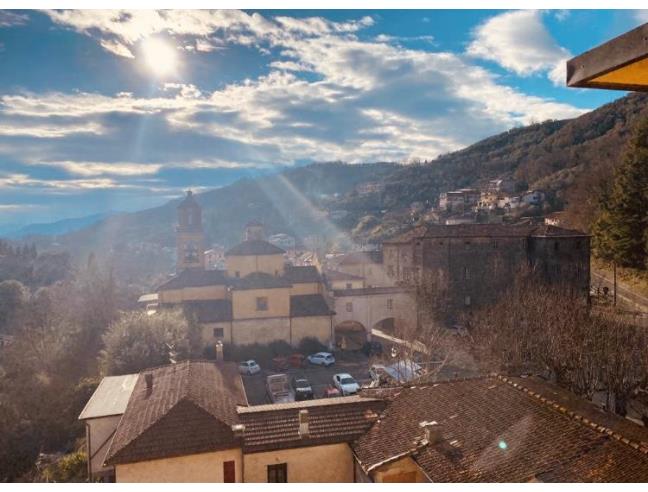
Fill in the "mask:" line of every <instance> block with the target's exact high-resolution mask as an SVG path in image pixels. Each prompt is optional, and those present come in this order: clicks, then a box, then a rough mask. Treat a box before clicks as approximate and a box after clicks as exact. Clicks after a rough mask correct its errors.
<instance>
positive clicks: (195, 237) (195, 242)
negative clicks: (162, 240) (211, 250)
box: [176, 191, 205, 273]
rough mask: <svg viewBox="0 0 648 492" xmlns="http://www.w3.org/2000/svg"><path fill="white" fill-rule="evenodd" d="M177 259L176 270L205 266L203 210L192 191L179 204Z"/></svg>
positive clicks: (202, 267)
mask: <svg viewBox="0 0 648 492" xmlns="http://www.w3.org/2000/svg"><path fill="white" fill-rule="evenodd" d="M176 236H177V240H176V244H177V260H176V271H177V272H178V273H180V272H181V271H183V270H186V269H187V268H201V269H204V268H205V235H204V232H203V227H202V210H201V208H200V205H198V202H196V199H195V198H194V196H193V193H192V192H191V191H187V196H186V197H185V199H184V200H182V202H180V205H178V226H177V229H176Z"/></svg>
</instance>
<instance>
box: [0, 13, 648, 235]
mask: <svg viewBox="0 0 648 492" xmlns="http://www.w3.org/2000/svg"><path fill="white" fill-rule="evenodd" d="M644 22H648V11H640V10H607V11H603V10H599V11H591V10H572V11H569V10H543V11H539V10H517V11H503V10H496V11H493V10H490V11H489V10H457V11H453V10H400V11H399V10H389V11H382V10H341V11H331V10H328V11H327V10H324V11H322V10H317V11H316V10H309V11H292V10H280V11H270V10H264V11H232V10H227V11H225V10H221V11H219V10H216V11H208V10H199V11H182V10H172V11H152V10H148V11H146V10H139V11H126V10H119V11H116V10H113V11H106V10H103V11H102V10H74V11H63V10H57V11H33V10H30V11H26V10H20V11H19V10H5V11H1V10H0V227H2V226H7V225H9V224H28V223H33V222H49V221H55V220H59V219H63V218H71V217H82V216H86V215H90V214H95V213H100V212H107V211H132V210H138V209H143V208H147V207H151V206H155V205H158V204H161V203H164V202H166V201H167V200H169V199H171V198H176V197H178V196H179V195H181V194H182V192H183V190H186V189H189V188H191V189H193V190H195V191H202V190H206V189H210V188H214V187H217V186H222V185H224V184H227V183H230V182H233V181H235V180H236V179H239V178H241V177H244V176H253V175H257V174H258V173H267V172H273V171H274V170H277V169H280V168H283V167H290V166H299V165H304V164H308V163H311V162H322V161H333V160H342V161H346V162H350V163H358V162H375V161H396V162H402V163H408V162H411V161H414V160H417V159H420V160H431V159H434V158H435V157H436V156H438V155H439V154H443V153H447V152H450V151H453V150H457V149H460V148H462V147H464V146H466V145H470V144H471V143H474V142H476V141H478V140H480V139H482V138H485V137H488V136H490V135H493V134H496V133H499V132H502V131H505V130H507V129H510V128H512V127H516V126H521V125H527V124H530V123H533V122H541V121H545V120H547V119H564V118H573V117H577V116H579V115H580V114H583V113H584V112H587V111H590V110H592V109H594V108H597V107H599V106H601V105H603V104H605V103H607V102H610V101H613V100H614V99H617V98H619V97H622V96H623V95H624V94H625V93H623V92H619V91H603V90H585V89H567V88H566V87H565V84H564V79H565V72H564V67H565V61H566V60H567V59H569V58H570V57H572V56H574V55H577V54H579V53H582V52H583V51H586V50H587V49H589V48H592V47H594V46H596V45H598V44H600V43H602V42H604V41H607V40H608V39H610V38H612V37H614V36H617V35H619V34H622V33H623V32H625V31H627V30H629V29H632V28H634V27H636V26H638V25H640V24H642V23H644Z"/></svg>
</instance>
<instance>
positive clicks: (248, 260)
mask: <svg viewBox="0 0 648 492" xmlns="http://www.w3.org/2000/svg"><path fill="white" fill-rule="evenodd" d="M200 218H201V210H200V206H199V205H198V203H197V201H196V200H195V198H194V197H193V195H191V194H190V193H188V195H187V197H186V198H185V200H183V202H182V203H181V204H180V205H179V206H178V227H177V233H178V238H177V244H178V257H177V273H176V275H175V276H174V277H173V278H171V279H170V280H169V281H167V282H165V283H164V284H163V285H161V286H160V287H159V288H158V302H159V306H160V307H161V308H172V307H179V306H180V307H184V308H186V310H187V311H188V312H190V313H193V314H194V315H195V317H196V320H197V321H198V322H199V323H200V324H201V325H202V327H203V329H202V341H203V343H204V344H205V346H208V345H213V344H214V343H217V342H223V343H231V344H236V345H247V344H252V343H262V344H266V343H270V342H273V341H276V340H281V341H285V342H287V343H289V344H291V345H294V346H296V345H298V344H299V343H300V341H301V340H303V339H304V338H308V337H312V338H316V339H317V340H319V341H320V342H321V343H322V344H324V345H327V346H332V343H333V339H334V334H333V323H332V319H333V314H334V313H333V310H332V309H331V307H330V306H329V303H328V302H327V300H326V296H325V293H326V288H325V284H324V281H323V279H322V276H321V275H320V272H319V270H318V269H317V268H316V267H314V266H293V265H290V264H288V263H287V262H286V259H285V251H284V250H282V249H281V248H279V247H277V246H275V245H273V244H271V243H269V242H267V241H266V240H265V239H264V231H263V225H262V224H261V223H259V222H255V221H253V222H250V223H248V224H247V225H246V228H245V231H244V237H243V241H242V242H241V243H239V244H237V245H235V246H233V247H232V248H230V249H229V250H227V251H226V252H225V269H223V270H207V269H205V262H204V261H203V259H201V258H203V257H204V250H203V249H201V248H202V247H203V246H202V245H204V242H205V241H204V238H203V237H202V234H203V232H202V224H201V223H200ZM197 235H198V236H199V237H197ZM196 247H198V248H199V249H198V251H196ZM196 255H197V256H198V258H197V257H196Z"/></svg>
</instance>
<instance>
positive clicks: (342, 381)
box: [333, 372, 360, 396]
mask: <svg viewBox="0 0 648 492" xmlns="http://www.w3.org/2000/svg"><path fill="white" fill-rule="evenodd" d="M333 384H334V385H335V387H336V388H337V389H339V390H340V393H342V396H347V395H355V394H356V393H357V392H358V390H359V389H360V385H359V384H358V382H357V381H356V380H355V379H353V376H351V374H347V373H345V372H343V373H341V374H336V375H335V376H333Z"/></svg>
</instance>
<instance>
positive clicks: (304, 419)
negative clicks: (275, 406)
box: [299, 409, 310, 439]
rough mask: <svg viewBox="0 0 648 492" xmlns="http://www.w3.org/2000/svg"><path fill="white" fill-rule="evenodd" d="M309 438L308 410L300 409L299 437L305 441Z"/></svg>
mask: <svg viewBox="0 0 648 492" xmlns="http://www.w3.org/2000/svg"><path fill="white" fill-rule="evenodd" d="M309 436H310V430H309V428H308V410H306V409H302V410H300V411H299V437H301V438H302V439H307V438H308V437H309Z"/></svg>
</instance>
